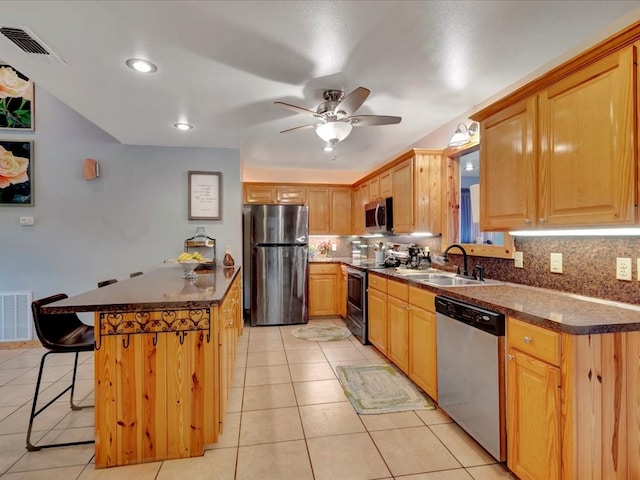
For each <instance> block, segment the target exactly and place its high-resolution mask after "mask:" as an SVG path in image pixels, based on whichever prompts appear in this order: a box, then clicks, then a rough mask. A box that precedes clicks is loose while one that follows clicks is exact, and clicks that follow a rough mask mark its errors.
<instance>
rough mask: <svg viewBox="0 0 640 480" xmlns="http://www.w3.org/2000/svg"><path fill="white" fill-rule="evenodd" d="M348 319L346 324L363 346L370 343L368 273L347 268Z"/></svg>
mask: <svg viewBox="0 0 640 480" xmlns="http://www.w3.org/2000/svg"><path fill="white" fill-rule="evenodd" d="M346 272H347V318H346V319H345V322H346V324H347V328H349V330H350V331H351V333H352V334H353V336H354V337H356V338H357V339H358V340H360V342H361V343H362V344H363V345H366V344H367V343H368V338H367V336H368V331H367V272H366V271H364V270H358V269H355V268H349V267H346Z"/></svg>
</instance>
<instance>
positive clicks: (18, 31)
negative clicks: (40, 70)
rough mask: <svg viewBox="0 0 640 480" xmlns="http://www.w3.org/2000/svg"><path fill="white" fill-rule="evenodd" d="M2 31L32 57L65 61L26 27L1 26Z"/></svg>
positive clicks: (0, 30) (51, 60)
mask: <svg viewBox="0 0 640 480" xmlns="http://www.w3.org/2000/svg"><path fill="white" fill-rule="evenodd" d="M0 33H1V34H2V35H3V36H4V37H5V38H7V39H8V40H10V41H11V42H13V43H14V44H15V45H16V46H17V47H18V48H19V49H20V50H22V51H23V52H25V53H27V54H29V57H30V58H34V59H37V60H41V61H45V62H57V63H62V64H64V61H63V60H62V59H61V58H60V57H58V56H57V55H56V54H55V53H53V52H52V51H51V49H50V48H48V47H47V46H46V45H45V44H44V42H42V41H41V40H40V39H39V38H38V37H36V36H35V35H34V34H33V32H30V31H29V30H28V29H27V28H25V27H8V26H4V27H0Z"/></svg>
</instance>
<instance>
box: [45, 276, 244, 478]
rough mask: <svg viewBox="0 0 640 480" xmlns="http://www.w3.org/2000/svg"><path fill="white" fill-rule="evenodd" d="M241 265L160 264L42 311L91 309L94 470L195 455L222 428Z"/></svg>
mask: <svg viewBox="0 0 640 480" xmlns="http://www.w3.org/2000/svg"><path fill="white" fill-rule="evenodd" d="M239 272H240V268H229V269H222V268H217V269H215V270H212V271H204V272H200V273H199V275H200V277H199V278H198V279H197V280H196V281H195V282H190V281H187V280H184V279H183V278H182V276H183V273H184V272H183V269H182V268H181V267H180V266H176V267H165V268H161V269H158V270H155V271H151V272H148V273H145V274H144V275H140V276H138V277H134V278H131V279H127V280H124V281H122V282H118V283H114V284H112V285H109V286H106V287H103V288H98V289H96V290H91V291H89V292H86V293H83V294H80V295H76V296H73V297H70V298H67V299H64V300H61V301H59V302H56V303H52V304H49V305H47V306H46V307H45V309H46V311H48V312H51V313H65V312H89V311H93V312H95V342H96V346H95V356H94V358H95V367H94V368H95V399H96V402H95V428H96V445H95V451H96V454H95V465H96V468H103V467H113V466H118V465H129V464H134V463H142V462H153V461H159V460H167V459H173V458H188V457H194V456H201V455H203V454H204V448H205V445H206V444H210V443H215V442H217V440H218V435H219V433H220V431H221V425H222V423H221V422H222V419H223V418H224V410H225V406H226V399H227V396H228V387H229V386H230V376H231V372H232V371H233V359H234V358H235V341H236V338H237V336H238V335H239V334H240V332H241V330H242V315H241V297H242V294H241V286H240V284H241V282H240V274H239Z"/></svg>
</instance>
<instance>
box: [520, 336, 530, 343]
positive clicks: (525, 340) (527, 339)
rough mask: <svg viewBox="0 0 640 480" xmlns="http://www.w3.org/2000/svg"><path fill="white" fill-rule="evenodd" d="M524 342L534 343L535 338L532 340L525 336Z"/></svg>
mask: <svg viewBox="0 0 640 480" xmlns="http://www.w3.org/2000/svg"><path fill="white" fill-rule="evenodd" d="M522 340H524V343H531V342H533V338H531V337H527V336H525V337H524V338H523V339H522Z"/></svg>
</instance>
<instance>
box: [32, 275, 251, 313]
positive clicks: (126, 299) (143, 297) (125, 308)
mask: <svg viewBox="0 0 640 480" xmlns="http://www.w3.org/2000/svg"><path fill="white" fill-rule="evenodd" d="M239 272H240V267H231V268H229V269H223V268H221V267H218V268H216V269H215V270H210V271H202V272H198V275H199V278H198V279H197V280H196V281H195V282H193V283H190V282H188V281H187V280H184V279H183V278H182V275H183V270H182V267H181V266H180V265H175V266H168V267H164V268H159V269H157V270H152V271H150V272H147V273H145V274H143V275H140V276H138V277H134V278H129V279H126V280H122V281H120V282H117V283H114V284H111V285H108V286H106V287H102V288H97V289H95V290H90V291H88V292H85V293H81V294H79V295H74V296H73V297H69V298H66V299H64V300H60V301H59V302H55V303H51V304H49V305H47V306H45V307H43V309H42V310H43V311H44V312H45V313H67V312H138V311H148V310H165V309H175V310H184V309H190V308H208V307H210V306H211V305H216V304H219V303H220V302H221V301H222V300H223V299H224V297H225V295H226V294H227V291H228V290H229V287H230V286H231V283H232V282H233V280H234V278H235V277H236V275H238V273H239Z"/></svg>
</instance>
